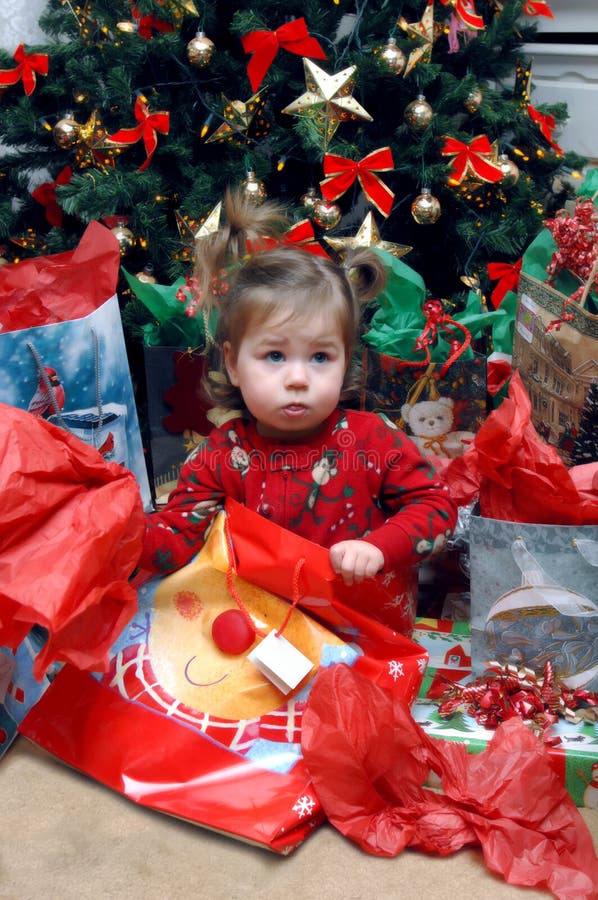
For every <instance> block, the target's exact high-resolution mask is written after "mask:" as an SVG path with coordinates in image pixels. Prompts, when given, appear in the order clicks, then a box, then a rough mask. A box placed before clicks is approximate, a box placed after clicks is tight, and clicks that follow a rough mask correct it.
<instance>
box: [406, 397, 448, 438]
mask: <svg viewBox="0 0 598 900" xmlns="http://www.w3.org/2000/svg"><path fill="white" fill-rule="evenodd" d="M408 424H409V427H410V429H411V431H412V433H413V434H414V435H417V436H418V437H438V436H439V435H441V434H448V433H449V432H450V431H451V429H452V427H453V410H452V404H451V405H449V404H447V403H444V402H442V399H441V400H422V401H420V402H419V403H415V404H414V405H413V406H412V407H411V409H410V410H409V418H408Z"/></svg>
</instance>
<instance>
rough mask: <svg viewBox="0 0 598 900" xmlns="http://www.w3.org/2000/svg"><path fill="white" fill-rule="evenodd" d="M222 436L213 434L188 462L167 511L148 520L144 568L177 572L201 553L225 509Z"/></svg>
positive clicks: (150, 515) (167, 505) (143, 559)
mask: <svg viewBox="0 0 598 900" xmlns="http://www.w3.org/2000/svg"><path fill="white" fill-rule="evenodd" d="M219 443H220V441H219V439H218V435H217V434H215V433H213V434H211V435H210V436H209V437H208V438H207V439H206V440H205V441H204V442H203V444H201V445H200V446H199V447H197V449H196V450H195V451H194V453H193V454H192V455H191V456H190V457H189V458H188V459H187V461H186V462H185V464H184V465H183V467H182V469H181V474H180V477H179V480H178V482H177V486H176V488H175V489H174V491H173V492H172V493H171V494H170V496H169V498H168V503H167V504H166V506H165V507H163V508H162V509H161V510H159V511H158V512H155V513H149V514H148V515H146V517H145V537H144V542H143V551H142V555H141V560H140V562H139V566H140V568H142V569H144V570H149V571H152V572H160V573H166V572H173V571H174V570H175V569H179V568H180V567H181V566H184V565H186V564H187V563H188V562H189V560H190V559H191V558H192V557H193V556H194V555H195V554H196V553H197V552H198V551H199V550H200V549H201V547H202V546H203V543H204V539H205V535H206V532H207V530H208V528H209V526H210V525H211V523H212V520H213V518H214V516H215V515H216V513H217V512H219V510H221V509H222V508H223V506H224V499H225V491H224V488H223V485H222V483H221V481H220V478H219V474H220V467H219V465H218V463H217V461H218V459H219V458H220V453H219V452H218V449H219Z"/></svg>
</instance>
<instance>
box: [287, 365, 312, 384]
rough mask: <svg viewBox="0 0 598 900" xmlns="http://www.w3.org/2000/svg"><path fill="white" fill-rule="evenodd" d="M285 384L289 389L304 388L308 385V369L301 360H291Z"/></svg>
mask: <svg viewBox="0 0 598 900" xmlns="http://www.w3.org/2000/svg"><path fill="white" fill-rule="evenodd" d="M285 383H286V384H287V386H289V387H303V386H305V385H306V384H307V367H306V365H305V363H304V362H302V361H301V360H291V361H289V364H288V366H287V370H286V375H285Z"/></svg>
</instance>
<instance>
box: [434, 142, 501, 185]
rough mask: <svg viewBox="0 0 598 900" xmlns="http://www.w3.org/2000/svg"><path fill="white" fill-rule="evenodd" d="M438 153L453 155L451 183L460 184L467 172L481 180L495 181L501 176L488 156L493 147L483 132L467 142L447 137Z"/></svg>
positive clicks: (499, 169) (491, 153) (498, 168)
mask: <svg viewBox="0 0 598 900" xmlns="http://www.w3.org/2000/svg"><path fill="white" fill-rule="evenodd" d="M440 153H441V154H442V156H454V157H455V159H454V160H453V162H452V167H451V175H450V183H451V184H461V182H462V181H463V179H464V178H465V176H466V175H467V173H468V172H469V173H471V174H472V175H473V176H475V177H476V178H481V179H482V181H490V182H496V181H500V179H501V178H502V177H503V171H502V169H501V168H500V167H499V166H497V165H496V164H495V163H494V162H492V160H491V158H490V157H491V156H492V155H493V149H492V145H491V143H490V141H489V140H488V138H487V137H486V135H484V134H481V135H479V136H478V137H475V138H474V139H473V140H472V141H471V142H470V143H469V144H464V143H463V142H462V141H458V140H456V138H452V137H447V138H446V141H445V144H444V147H443V148H442V150H441V151H440Z"/></svg>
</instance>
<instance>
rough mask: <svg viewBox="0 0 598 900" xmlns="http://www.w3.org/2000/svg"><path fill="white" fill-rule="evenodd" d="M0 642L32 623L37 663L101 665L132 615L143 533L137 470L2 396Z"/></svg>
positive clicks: (40, 668)
mask: <svg viewBox="0 0 598 900" xmlns="http://www.w3.org/2000/svg"><path fill="white" fill-rule="evenodd" d="M0 485H1V490H2V503H1V504H0V645H3V644H4V645H6V646H8V647H10V648H11V649H13V650H14V649H16V647H17V646H18V645H19V644H20V643H21V641H22V640H23V639H24V638H25V637H26V635H27V634H28V633H29V631H30V630H31V628H32V626H33V625H35V624H38V625H41V626H42V627H43V628H45V629H47V631H48V640H47V642H46V643H45V644H44V646H43V648H42V649H41V650H40V652H39V654H38V656H37V657H36V659H35V662H34V668H33V671H34V674H35V676H36V677H37V678H40V677H41V676H42V674H43V673H44V671H45V670H46V669H47V667H48V666H49V665H50V663H52V662H53V661H54V660H57V661H63V662H64V661H70V662H72V663H74V664H75V665H77V666H79V667H80V668H82V669H103V668H104V667H105V665H106V659H105V657H106V654H107V651H108V650H109V648H110V646H111V644H112V642H113V641H114V640H115V638H116V636H117V635H118V634H119V632H120V631H121V630H122V628H123V627H124V626H125V624H126V623H127V622H128V620H129V619H130V618H131V617H132V616H133V614H134V612H135V609H136V594H135V591H134V589H133V588H132V587H131V586H130V585H129V583H128V578H129V576H130V575H131V573H132V571H133V569H134V568H135V565H136V563H137V560H138V558H139V554H140V552H141V543H142V537H143V533H144V521H143V508H142V504H141V498H140V494H139V488H138V486H137V483H136V481H135V477H134V475H133V474H132V473H131V472H129V471H128V470H127V469H124V468H123V467H121V466H119V465H117V464H116V463H109V462H107V461H106V460H105V459H104V458H103V457H102V456H101V454H100V453H99V452H98V451H97V450H94V449H93V448H92V447H89V446H88V445H86V444H84V443H83V442H82V441H80V440H79V439H78V438H76V437H74V436H73V435H71V434H69V433H68V432H67V431H65V430H64V429H62V428H59V427H58V426H56V425H52V424H51V423H49V422H46V421H45V420H43V419H39V418H37V417H35V416H33V415H32V414H31V413H27V412H24V411H23V410H20V409H17V408H16V407H12V406H7V405H4V404H0Z"/></svg>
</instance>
